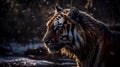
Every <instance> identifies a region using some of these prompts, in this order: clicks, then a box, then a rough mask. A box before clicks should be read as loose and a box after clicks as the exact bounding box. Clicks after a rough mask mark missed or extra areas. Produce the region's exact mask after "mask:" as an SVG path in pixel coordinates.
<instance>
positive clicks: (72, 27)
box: [71, 24, 75, 46]
mask: <svg viewBox="0 0 120 67" xmlns="http://www.w3.org/2000/svg"><path fill="white" fill-rule="evenodd" d="M74 28H75V25H74V24H72V25H71V32H72V36H73V39H72V44H73V45H75V37H74ZM73 45H71V46H73Z"/></svg>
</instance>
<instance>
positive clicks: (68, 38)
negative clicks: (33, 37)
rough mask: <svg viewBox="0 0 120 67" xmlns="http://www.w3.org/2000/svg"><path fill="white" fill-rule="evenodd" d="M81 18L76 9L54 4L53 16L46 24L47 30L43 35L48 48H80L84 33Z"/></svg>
mask: <svg viewBox="0 0 120 67" xmlns="http://www.w3.org/2000/svg"><path fill="white" fill-rule="evenodd" d="M81 18H82V17H80V15H79V10H77V9H74V8H72V9H62V8H61V7H59V6H56V10H55V13H54V16H53V17H52V18H51V19H50V20H49V21H48V22H47V24H46V26H47V31H46V33H45V35H44V37H43V42H44V43H45V45H46V46H47V47H48V49H49V50H50V51H51V50H55V51H56V50H57V51H59V50H60V49H61V48H63V47H69V48H74V49H79V48H82V47H83V44H84V43H85V42H84V39H85V34H84V30H83V28H82V27H81V25H80V23H81V22H83V21H82V20H81ZM77 21H81V22H79V23H77Z"/></svg>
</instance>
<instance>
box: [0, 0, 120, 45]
mask: <svg viewBox="0 0 120 67" xmlns="http://www.w3.org/2000/svg"><path fill="white" fill-rule="evenodd" d="M56 4H59V5H60V6H61V7H63V8H70V7H76V8H78V9H80V10H83V11H85V12H87V13H89V14H90V15H92V16H93V17H95V18H96V19H98V20H101V21H103V22H104V23H106V24H107V25H108V27H110V29H111V30H115V31H119V27H120V26H119V23H120V4H119V0H0V45H4V44H6V43H10V42H16V43H23V44H25V43H29V42H34V43H36V42H41V39H42V37H43V35H44V33H45V31H46V27H45V24H46V22H47V21H48V19H49V18H50V17H51V16H52V14H53V11H54V8H55V5H56Z"/></svg>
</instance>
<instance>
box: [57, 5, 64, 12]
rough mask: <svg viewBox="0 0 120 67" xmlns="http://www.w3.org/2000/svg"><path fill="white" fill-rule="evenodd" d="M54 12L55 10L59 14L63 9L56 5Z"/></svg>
mask: <svg viewBox="0 0 120 67" xmlns="http://www.w3.org/2000/svg"><path fill="white" fill-rule="evenodd" d="M55 10H56V11H57V12H60V11H62V10H63V8H61V7H60V6H58V5H56V7H55Z"/></svg>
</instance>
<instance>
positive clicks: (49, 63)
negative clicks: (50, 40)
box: [0, 43, 76, 67]
mask: <svg viewBox="0 0 120 67" xmlns="http://www.w3.org/2000/svg"><path fill="white" fill-rule="evenodd" d="M10 46H11V49H12V51H11V54H12V55H11V56H0V67H76V64H75V62H74V60H71V59H69V58H62V57H57V58H53V60H49V58H51V57H47V58H48V59H46V57H45V56H37V55H36V56H35V55H32V56H34V58H35V59H34V58H30V57H25V56H24V52H25V51H27V50H28V49H29V50H30V49H36V48H39V47H43V45H42V43H35V44H33V43H29V44H27V45H25V46H21V44H16V43H10ZM37 57H39V59H38V58H37ZM41 57H42V59H41ZM43 57H44V58H43ZM54 60H55V61H54Z"/></svg>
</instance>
